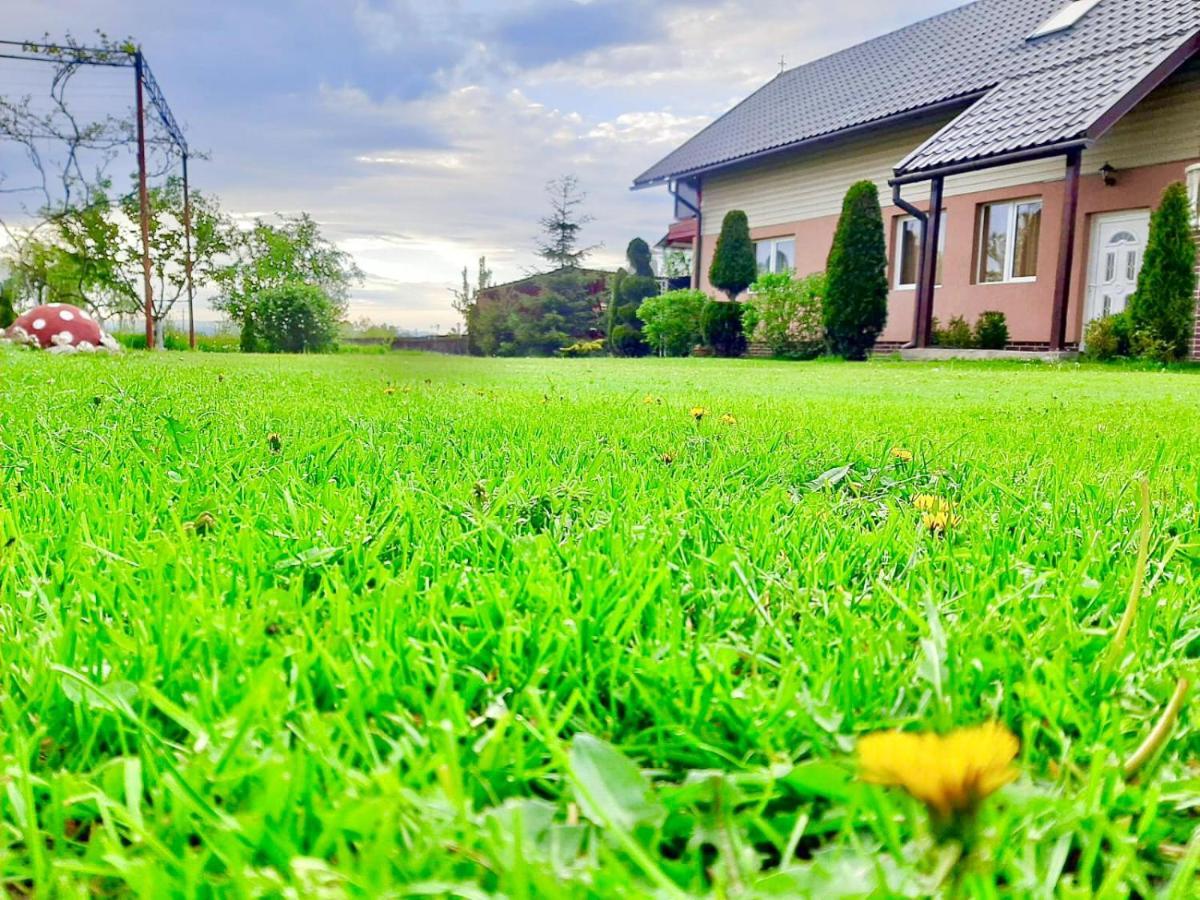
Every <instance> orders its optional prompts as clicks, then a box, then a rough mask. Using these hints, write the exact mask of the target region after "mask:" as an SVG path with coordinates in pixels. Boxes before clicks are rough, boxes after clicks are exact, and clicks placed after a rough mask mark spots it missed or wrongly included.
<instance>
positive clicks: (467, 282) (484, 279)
mask: <svg viewBox="0 0 1200 900" xmlns="http://www.w3.org/2000/svg"><path fill="white" fill-rule="evenodd" d="M491 286H492V270H491V269H489V268H488V266H487V257H486V256H481V257H479V268H478V269H477V270H476V272H475V283H474V284H472V283H471V270H470V268H469V267H467V266H463V270H462V287H461V288H451V289H450V293H451V294H452V295H453V296H454V299H453V300H452V301H450V305H451V306H452V307H453V308H454V311H455V312H456V313H458V314H459V315H460V316H462V317H463V321H464V322H467V323H468V324H469V321H470V315H471V309H472V308H473V307H474V306H475V298H476V297H478V296H479V292H480V291H486V290H487V289H488V288H490V287H491Z"/></svg>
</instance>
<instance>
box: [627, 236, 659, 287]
mask: <svg viewBox="0 0 1200 900" xmlns="http://www.w3.org/2000/svg"><path fill="white" fill-rule="evenodd" d="M625 258H626V259H627V260H629V270H630V271H631V272H633V274H634V275H636V276H637V277H638V278H653V277H654V267H653V266H651V265H650V260H651V254H650V245H649V244H647V243H646V242H645V241H643V240H642V239H641V238H634V239H633V240H632V241H630V242H629V246H628V247H626V248H625Z"/></svg>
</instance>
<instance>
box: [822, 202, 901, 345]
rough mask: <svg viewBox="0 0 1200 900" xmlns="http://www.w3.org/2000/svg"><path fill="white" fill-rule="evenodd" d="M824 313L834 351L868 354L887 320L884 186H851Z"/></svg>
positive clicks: (837, 235)
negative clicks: (881, 203)
mask: <svg viewBox="0 0 1200 900" xmlns="http://www.w3.org/2000/svg"><path fill="white" fill-rule="evenodd" d="M826 278H827V284H826V288H825V303H824V319H825V334H826V338H827V340H828V343H829V349H830V351H831V352H833V353H835V354H837V355H838V356H844V357H845V358H846V359H866V358H867V354H868V353H869V352H870V350H871V348H872V347H874V346H875V341H876V340H877V339H878V337H879V334H880V332H882V331H883V326H884V325H885V324H887V296H888V281H887V245H886V242H885V240H884V235H883V212H882V211H881V210H880V208H879V190H878V189H877V188H876V187H875V184H874V183H873V182H870V181H860V182H858V183H857V184H855V185H853V186H851V188H850V190H849V191H848V192H847V193H846V199H845V202H844V203H843V204H842V215H841V218H840V219H839V220H838V225H837V231H836V232H835V234H834V238H833V247H832V248H831V249H830V251H829V265H828V266H827V267H826Z"/></svg>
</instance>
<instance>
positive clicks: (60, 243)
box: [12, 178, 232, 346]
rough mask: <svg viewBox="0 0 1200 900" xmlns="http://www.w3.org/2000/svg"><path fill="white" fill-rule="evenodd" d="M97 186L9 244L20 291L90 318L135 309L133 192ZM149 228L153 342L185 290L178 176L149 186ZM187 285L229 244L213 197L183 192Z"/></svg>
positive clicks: (137, 251)
mask: <svg viewBox="0 0 1200 900" xmlns="http://www.w3.org/2000/svg"><path fill="white" fill-rule="evenodd" d="M108 187H109V186H108V185H107V184H104V185H101V186H100V187H99V188H97V189H95V190H93V192H92V193H91V194H90V195H89V196H88V198H87V202H85V203H83V204H81V205H78V206H71V207H68V208H66V209H63V210H60V211H58V212H55V213H53V214H51V215H49V216H48V217H47V219H46V221H45V222H44V223H43V226H42V227H41V228H40V230H39V232H38V234H37V235H31V236H27V237H26V238H25V240H23V241H22V242H21V243H20V244H18V245H17V247H16V250H15V255H14V257H13V259H12V265H13V269H14V271H15V272H16V274H17V275H18V276H19V280H20V284H21V287H22V291H23V292H24V293H25V294H26V296H27V297H28V298H30V299H32V300H33V301H34V305H36V304H38V303H51V302H55V303H71V304H73V305H76V306H81V307H83V308H85V309H88V310H90V311H91V312H93V313H94V314H96V315H97V316H101V317H107V316H112V315H136V314H138V313H140V312H141V310H142V309H143V298H142V289H143V288H142V277H143V273H142V241H141V234H140V231H139V226H138V222H139V215H140V207H139V203H138V196H137V192H136V191H132V192H130V193H129V194H128V195H126V196H124V197H121V198H119V199H117V200H113V199H110V197H109V195H108V193H107V189H108ZM148 199H149V212H150V214H149V225H150V229H149V234H150V262H151V277H152V279H153V284H154V303H153V308H152V310H151V314H152V318H153V320H154V323H155V329H156V333H157V343H158V344H159V345H160V346H161V342H162V327H163V323H164V322H165V320H166V318H167V316H168V315H169V314H170V312H171V310H172V309H173V308H174V306H175V304H176V303H177V302H178V301H179V299H180V298H181V297H182V296H183V295H184V293H185V291H186V289H187V275H186V272H187V246H186V242H185V239H184V224H183V218H184V215H183V214H184V196H183V182H182V180H181V179H179V178H168V179H167V180H166V181H165V182H164V183H163V184H161V185H158V186H156V187H154V188H151V189H150V190H149V192H148ZM191 218H192V242H191V254H192V256H191V258H192V263H193V283H194V285H195V286H196V287H203V286H204V285H205V284H206V283H207V282H208V281H209V279H210V278H211V274H212V271H213V269H214V268H215V267H216V265H217V261H218V259H220V258H221V257H223V256H224V254H225V253H226V252H227V251H228V248H229V235H230V233H231V231H232V226H231V225H230V224H229V223H228V220H227V219H226V218H225V217H224V216H223V215H222V214H221V212H220V209H219V207H218V205H217V202H216V200H215V199H214V198H211V197H208V196H206V195H204V194H201V193H200V192H199V191H192V193H191Z"/></svg>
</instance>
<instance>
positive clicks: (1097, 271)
mask: <svg viewBox="0 0 1200 900" xmlns="http://www.w3.org/2000/svg"><path fill="white" fill-rule="evenodd" d="M1149 235H1150V211H1149V210H1136V211H1134V212H1120V213H1105V214H1104V215H1099V216H1096V217H1095V218H1094V220H1093V222H1092V261H1091V267H1090V269H1089V275H1088V295H1087V304H1086V306H1085V307H1084V311H1083V312H1084V315H1083V324H1084V325H1085V326H1086V325H1087V323H1088V322H1090V321H1092V320H1093V319H1099V318H1100V317H1101V316H1112V315H1116V314H1117V313H1119V312H1123V311H1124V310H1125V307H1126V306H1127V305H1128V304H1129V297H1130V295H1131V294H1133V293H1134V292H1135V291H1136V290H1137V280H1138V273H1139V272H1141V271H1142V259H1143V257H1144V256H1145V255H1146V239H1147V238H1148V237H1149Z"/></svg>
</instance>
